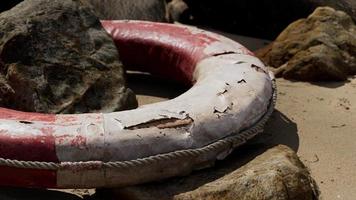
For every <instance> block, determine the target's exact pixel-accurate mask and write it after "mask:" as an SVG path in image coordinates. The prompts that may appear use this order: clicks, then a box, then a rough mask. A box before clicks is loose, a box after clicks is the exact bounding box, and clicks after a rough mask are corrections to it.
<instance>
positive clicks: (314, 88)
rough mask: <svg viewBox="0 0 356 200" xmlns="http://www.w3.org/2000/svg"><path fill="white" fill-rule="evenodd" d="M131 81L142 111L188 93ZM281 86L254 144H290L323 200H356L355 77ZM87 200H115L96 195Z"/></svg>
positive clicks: (14, 196)
mask: <svg viewBox="0 0 356 200" xmlns="http://www.w3.org/2000/svg"><path fill="white" fill-rule="evenodd" d="M233 38H235V39H236V38H237V39H238V40H239V39H241V37H238V36H234V37H233ZM242 39H247V40H245V42H244V43H245V45H246V46H248V47H249V46H250V45H251V46H250V48H251V49H256V48H257V47H258V46H259V45H264V44H265V43H266V41H263V40H254V39H251V38H246V37H242ZM128 77H129V84H130V87H131V88H132V89H133V90H134V91H135V92H136V93H137V94H138V96H137V97H138V101H139V103H140V104H141V105H143V104H148V103H154V102H159V101H164V100H167V99H171V98H174V97H175V96H177V95H179V94H181V93H183V92H184V91H185V90H186V89H187V88H182V87H180V86H179V85H177V84H174V83H170V82H167V81H163V80H159V79H154V78H152V77H150V76H148V75H145V74H136V73H134V74H130V75H129V76H128ZM277 86H278V101H277V107H276V111H275V113H274V114H273V116H272V118H271V119H270V121H269V123H268V125H267V126H266V129H265V132H264V133H263V134H261V135H260V136H259V137H258V138H256V139H255V140H254V141H252V143H257V144H258V143H264V144H268V145H273V144H285V145H287V146H289V147H291V148H292V149H294V150H295V151H296V152H297V153H298V155H299V156H300V158H301V160H302V161H303V162H304V164H305V165H306V166H307V167H308V168H309V169H310V170H311V173H312V176H313V177H314V178H315V180H316V182H317V183H318V185H319V187H320V191H321V195H322V198H323V199H324V200H335V199H342V200H354V199H356V170H355V169H356V145H355V143H356V131H355V130H356V77H355V78H350V80H349V81H347V82H331V83H303V82H291V81H287V80H284V79H278V80H277ZM93 192H94V190H88V191H87V190H84V191H83V190H65V191H64V192H63V191H62V192H60V191H45V190H31V189H9V188H0V199H4V200H25V199H26V200H29V199H31V200H32V199H36V200H37V199H61V200H77V199H81V198H80V197H78V195H82V194H86V195H90V194H92V193H93ZM99 196H100V195H99ZM85 199H91V200H99V199H112V198H108V197H107V198H103V197H95V195H94V196H92V197H89V198H85ZM114 199H115V198H114Z"/></svg>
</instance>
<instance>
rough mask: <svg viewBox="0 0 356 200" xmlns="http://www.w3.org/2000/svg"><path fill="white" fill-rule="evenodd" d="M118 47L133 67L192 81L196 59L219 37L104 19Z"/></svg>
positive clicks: (204, 55) (144, 23)
mask: <svg viewBox="0 0 356 200" xmlns="http://www.w3.org/2000/svg"><path fill="white" fill-rule="evenodd" d="M102 25H103V27H104V28H105V29H106V30H107V32H108V33H109V34H110V35H111V36H112V38H113V40H114V41H115V43H116V46H117V48H118V49H119V54H120V59H121V60H122V61H123V63H124V65H125V66H127V67H130V69H133V70H140V71H148V72H150V73H152V74H155V75H158V76H161V77H166V78H169V79H173V80H176V81H180V82H183V83H188V84H192V83H193V81H194V80H193V72H194V69H195V66H196V64H197V62H199V61H200V60H201V59H203V58H205V57H207V56H209V55H206V54H205V53H204V49H205V48H206V47H207V46H209V45H210V44H211V43H212V42H215V41H217V39H216V38H214V37H211V36H209V35H207V34H204V33H194V32H192V31H191V30H189V29H188V28H186V27H182V26H176V25H170V24H163V23H150V22H135V23H127V22H115V21H102Z"/></svg>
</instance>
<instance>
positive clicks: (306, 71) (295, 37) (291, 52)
mask: <svg viewBox="0 0 356 200" xmlns="http://www.w3.org/2000/svg"><path fill="white" fill-rule="evenodd" d="M256 54H257V56H259V57H260V58H261V59H262V60H263V61H264V62H265V63H267V64H268V65H270V66H272V67H275V68H278V69H277V70H276V76H277V77H284V78H287V79H294V80H303V81H320V80H345V79H347V77H348V76H349V75H353V74H356V26H355V24H354V22H353V21H352V19H351V17H350V16H348V15H347V14H346V13H344V12H342V11H336V10H334V9H332V8H329V7H320V8H318V9H316V10H315V12H314V13H312V14H311V15H310V16H309V17H308V18H307V19H301V20H298V21H296V22H294V23H292V24H291V25H289V26H288V27H287V28H286V29H285V30H284V31H283V32H282V33H281V34H280V35H279V36H278V38H277V39H276V40H275V41H274V42H273V43H272V44H271V45H269V46H268V47H266V48H264V49H261V50H259V51H257V52H256Z"/></svg>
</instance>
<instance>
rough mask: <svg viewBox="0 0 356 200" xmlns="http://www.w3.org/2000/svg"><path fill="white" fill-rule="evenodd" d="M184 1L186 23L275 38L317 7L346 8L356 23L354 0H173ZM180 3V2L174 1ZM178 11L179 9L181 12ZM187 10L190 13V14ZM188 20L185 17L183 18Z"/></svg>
mask: <svg viewBox="0 0 356 200" xmlns="http://www.w3.org/2000/svg"><path fill="white" fill-rule="evenodd" d="M174 1H185V2H186V3H187V5H188V7H189V11H186V12H182V11H179V9H180V8H181V7H176V8H177V9H178V11H179V12H181V13H182V14H184V15H190V16H191V17H183V18H181V19H182V20H183V21H182V22H184V23H190V24H199V25H204V26H209V27H212V28H215V29H219V30H223V31H226V32H231V33H237V34H242V35H246V36H253V37H258V38H264V39H271V40H274V39H275V38H276V37H277V36H278V34H279V33H280V32H281V31H282V30H283V29H285V28H286V27H287V26H288V25H289V24H290V23H292V22H293V21H295V20H297V19H300V18H305V17H307V16H308V15H309V14H310V13H312V12H313V10H314V9H315V8H317V7H318V6H330V7H333V8H335V9H339V10H343V11H345V12H347V13H348V14H349V15H351V16H352V18H353V19H354V21H355V22H356V1H355V0H288V1H286V0H219V1H216V0H174ZM175 4H176V5H177V2H175ZM178 11H177V12H178ZM187 12H188V13H189V14H187ZM184 19H185V20H184Z"/></svg>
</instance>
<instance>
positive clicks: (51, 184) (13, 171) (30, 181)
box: [0, 167, 57, 188]
mask: <svg viewBox="0 0 356 200" xmlns="http://www.w3.org/2000/svg"><path fill="white" fill-rule="evenodd" d="M0 180H1V181H0V185H1V186H17V187H38V188H44V187H45V188H56V187H57V175H56V171H51V170H35V169H20V168H10V167H0Z"/></svg>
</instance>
